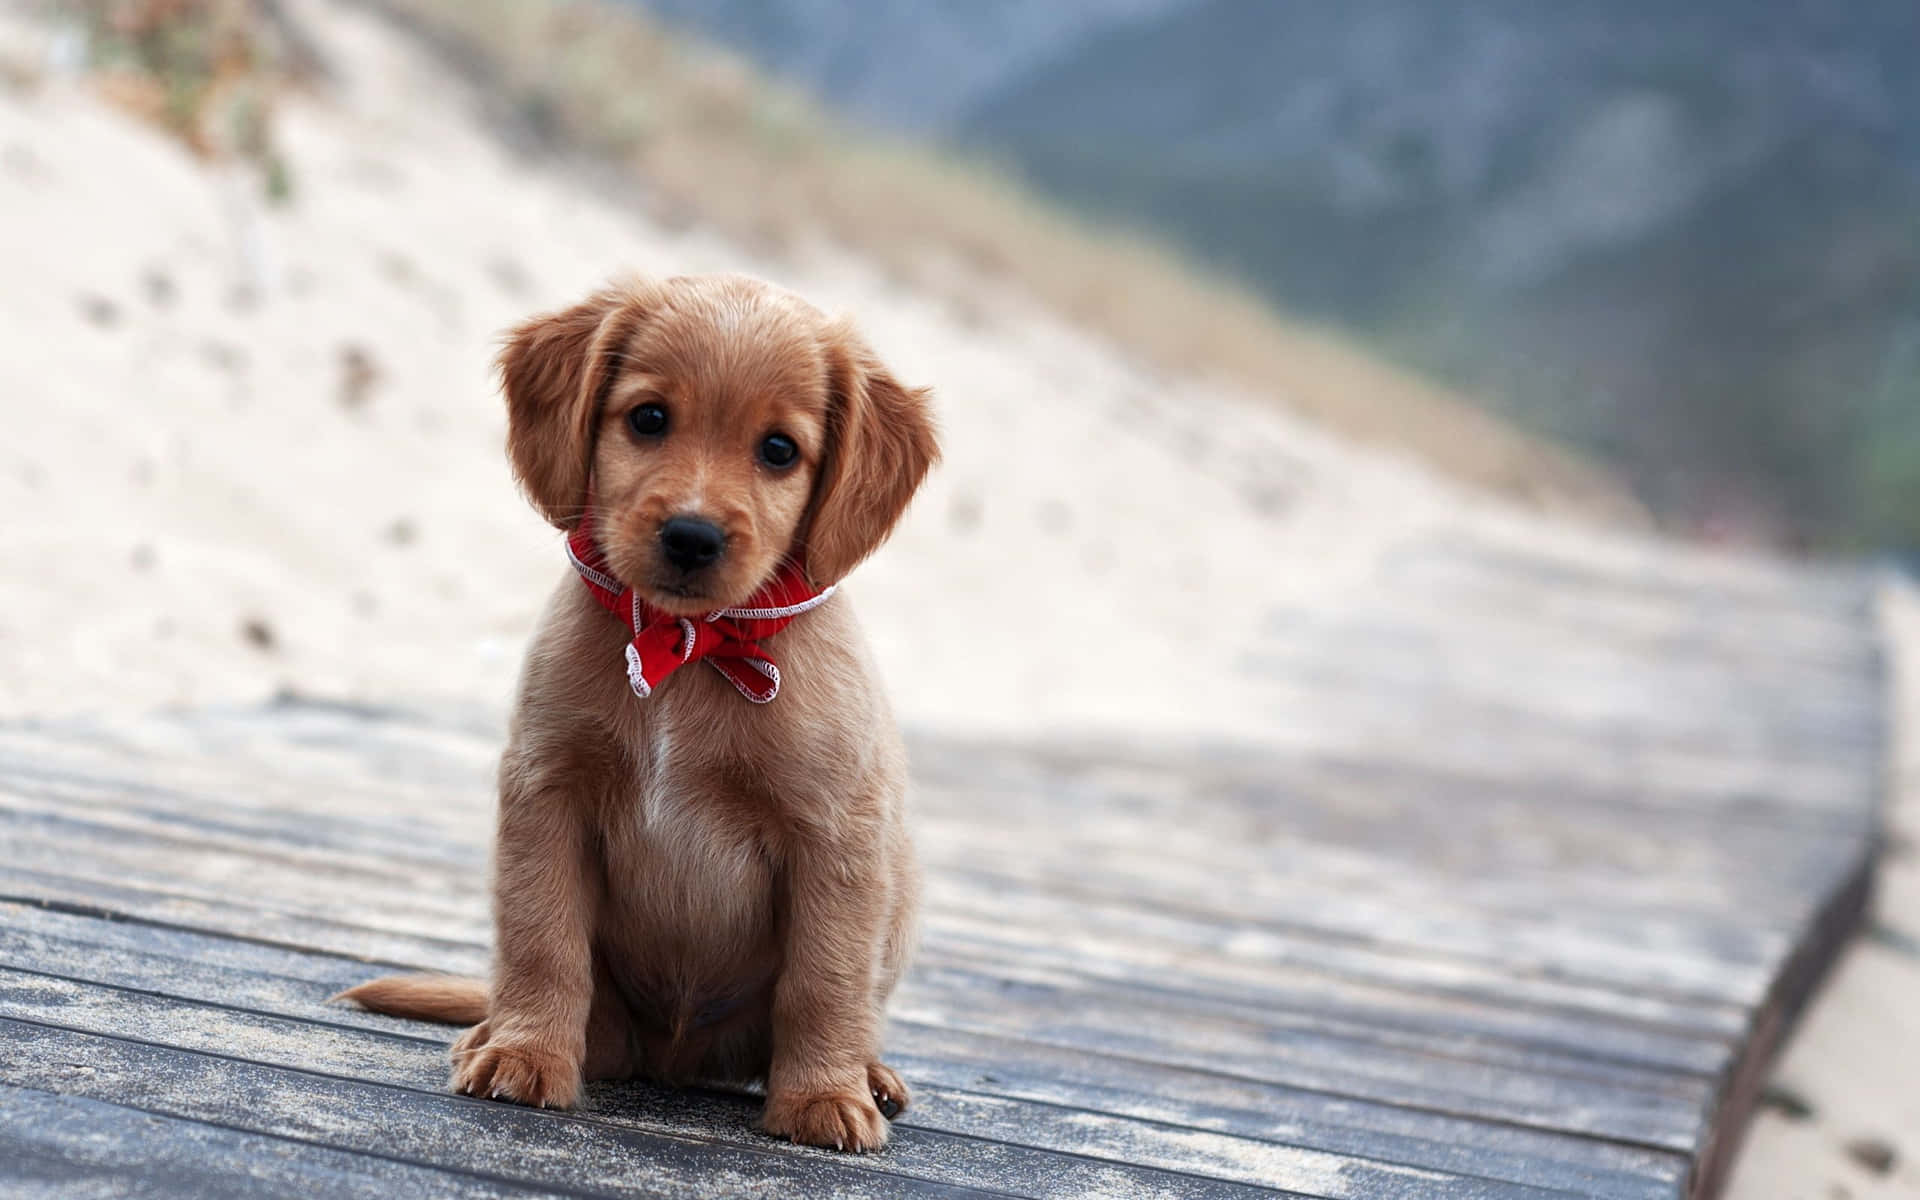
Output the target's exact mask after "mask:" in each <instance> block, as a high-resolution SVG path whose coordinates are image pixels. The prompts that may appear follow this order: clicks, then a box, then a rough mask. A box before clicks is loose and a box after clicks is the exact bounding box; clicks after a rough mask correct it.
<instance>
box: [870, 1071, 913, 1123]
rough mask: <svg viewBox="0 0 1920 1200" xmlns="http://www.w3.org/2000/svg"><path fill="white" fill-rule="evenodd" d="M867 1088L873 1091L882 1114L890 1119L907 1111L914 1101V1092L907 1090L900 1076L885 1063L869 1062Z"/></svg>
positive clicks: (875, 1102)
mask: <svg viewBox="0 0 1920 1200" xmlns="http://www.w3.org/2000/svg"><path fill="white" fill-rule="evenodd" d="M867 1090H868V1091H869V1092H871V1093H873V1103H874V1105H875V1106H876V1107H878V1108H879V1109H880V1115H881V1116H883V1117H885V1118H886V1119H887V1120H889V1121H891V1120H893V1119H894V1118H895V1117H897V1116H899V1115H900V1114H901V1113H903V1112H905V1111H907V1107H908V1105H910V1104H911V1103H912V1102H913V1093H911V1092H909V1091H907V1085H906V1084H905V1083H904V1082H902V1081H901V1079H900V1076H898V1075H897V1074H895V1073H894V1070H893V1068H892V1067H890V1066H888V1065H887V1064H885V1063H877V1062H876V1063H868V1064H867Z"/></svg>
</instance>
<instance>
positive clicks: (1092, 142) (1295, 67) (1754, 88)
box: [646, 0, 1920, 548]
mask: <svg viewBox="0 0 1920 1200" xmlns="http://www.w3.org/2000/svg"><path fill="white" fill-rule="evenodd" d="M646 7H648V8H649V10H650V11H653V12H657V13H659V14H660V15H661V16H662V17H663V18H665V19H667V20H669V21H672V22H677V23H684V24H685V26H686V27H688V28H691V29H695V30H698V31H700V32H701V33H704V34H707V35H710V36H712V37H714V38H716V39H718V40H719V41H721V42H724V43H725V44H727V45H730V46H734V47H737V48H739V49H740V50H741V51H742V52H744V53H746V54H748V55H750V56H751V57H752V58H753V59H754V61H755V62H756V63H759V64H762V65H764V66H765V67H766V68H768V69H769V70H771V71H772V72H774V73H775V74H777V75H778V76H779V77H781V78H784V79H789V80H792V81H794V82H795V83H797V84H800V85H803V86H805V87H807V88H809V89H811V90H813V91H815V92H817V93H818V94H820V95H823V96H825V97H827V98H828V99H830V100H831V101H833V102H834V103H835V104H837V105H840V106H842V108H843V109H844V111H845V112H847V113H848V114H849V115H850V116H851V117H852V118H854V119H857V120H858V121H860V122H861V123H862V124H863V125H864V126H865V127H868V128H873V129H880V130H885V131H888V132H891V133H897V134H902V135H911V136H914V137H923V138H928V139H932V140H934V141H936V142H937V143H939V144H941V145H943V146H947V147H951V148H953V149H954V150H956V151H958V152H961V153H964V154H967V155H969V156H973V157H975V158H977V159H980V160H983V161H987V162H992V163H995V164H1000V165H1002V166H1004V168H1005V169H1006V170H1007V171H1008V172H1009V173H1011V174H1012V175H1014V176H1015V177H1017V178H1019V179H1021V180H1022V181H1024V182H1026V183H1028V184H1030V185H1031V186H1033V187H1034V188H1036V189H1038V190H1039V191H1041V192H1043V193H1044V194H1046V195H1047V196H1049V197H1051V198H1054V199H1057V200H1059V201H1060V202H1062V203H1064V204H1066V205H1069V206H1071V207H1072V209H1073V210H1074V211H1076V212H1078V213H1083V214H1086V215H1087V216H1088V217H1090V218H1093V219H1097V220H1100V221H1103V222H1108V223H1111V224H1113V225H1117V226H1120V227H1124V228H1127V229H1130V230H1140V231H1145V232H1148V233H1150V234H1152V235H1154V236H1156V237H1159V238H1161V239H1164V240H1165V241H1166V242H1167V243H1168V244H1170V245H1173V246H1176V247H1178V248H1179V249H1180V250H1181V251H1182V252H1184V253H1185V254H1186V255H1187V256H1189V257H1190V258H1191V259H1192V260H1193V261H1195V262H1198V263H1203V264H1205V265H1206V266H1207V267H1209V268H1210V269H1213V270H1215V271H1218V272H1220V273H1222V274H1223V275H1226V276H1228V277H1230V278H1232V279H1233V280H1235V281H1236V282H1238V283H1240V284H1242V285H1244V286H1245V287H1247V288H1249V289H1251V290H1252V291H1253V292H1254V293H1256V294H1257V295H1258V296H1259V297H1261V298H1262V299H1263V300H1265V301H1267V302H1269V303H1271V304H1272V305H1273V306H1274V308H1275V309H1276V310H1278V311H1280V312H1283V313H1286V314H1288V315H1289V316H1291V317H1294V318H1300V319H1306V320H1311V321H1316V322H1325V323H1328V324H1331V325H1334V326H1336V327H1338V328H1340V329H1341V330H1343V331H1345V332H1348V333H1350V334H1351V335H1353V336H1354V337H1356V338H1358V339H1360V340H1361V341H1362V342H1363V343H1364V344H1365V345H1366V346H1367V347H1368V348H1370V349H1371V350H1373V351H1375V352H1377V353H1379V354H1381V355H1382V356H1384V357H1386V358H1389V359H1391V360H1392V361H1394V362H1396V363H1400V364H1404V365H1406V366H1408V367H1410V368H1413V369H1415V370H1418V371H1420V372H1421V373H1423V374H1425V375H1428V376H1430V377H1432V378H1434V379H1436V380H1440V381H1443V382H1445V383H1446V384H1447V385H1449V386H1452V387H1455V388H1457V389H1459V390H1460V391H1461V392H1462V393H1463V394H1464V395H1467V396H1470V397H1472V398H1473V399H1474V401H1475V402H1476V403H1479V404H1481V405H1484V406H1486V407H1488V408H1490V409H1492V410H1494V411H1497V412H1499V413H1501V414H1502V415H1504V416H1506V417H1508V418H1510V419H1511V420H1512V421H1513V422H1514V423H1515V424H1517V425H1519V426H1521V427H1522V428H1525V429H1528V430H1533V431H1537V432H1539V433H1541V434H1543V435H1546V436H1549V437H1552V438H1554V439H1555V440H1557V441H1560V442H1562V443H1565V444H1567V445H1570V446H1573V447H1576V448H1578V449H1580V450H1581V451H1584V452H1586V453H1588V454H1590V455H1592V456H1593V457H1594V458H1595V459H1597V460H1599V461H1600V462H1603V463H1605V464H1606V465H1607V466H1608V467H1610V468H1612V469H1614V470H1616V471H1618V472H1619V473H1620V474H1621V476H1622V477H1623V478H1625V479H1626V480H1627V481H1629V482H1630V484H1631V485H1632V487H1633V489H1634V491H1635V493H1636V494H1637V495H1638V496H1639V497H1640V498H1641V499H1642V500H1644V501H1645V502H1646V503H1647V504H1648V505H1649V506H1650V507H1651V508H1652V509H1653V511H1654V512H1655V513H1656V514H1657V515H1658V516H1659V517H1660V518H1661V519H1662V521H1663V522H1664V523H1667V524H1669V525H1670V526H1672V527H1674V528H1678V529H1682V530H1685V531H1688V532H1690V533H1695V534H1699V535H1702V536H1707V537H1740V538H1743V539H1748V540H1755V541H1760V542H1764V543H1767V544H1771V545H1782V546H1793V547H1813V548H1833V547H1859V546H1886V545H1911V544H1913V543H1914V542H1916V541H1920V6H1916V5H1914V4H1912V3H1910V2H1908V0H1855V2H1852V3H1848V4H1822V3H1807V2H1801V0H1771V2H1760V3H1756V2H1754V0H1737V2H1708V3H1696V4H1678V5H1676V4H1663V3H1651V2H1639V0H1629V2H1627V3H1619V2H1615V0H1605V2H1602V0H1570V2H1565V3H1556V4H1537V3H1527V2H1526V0H1356V2H1353V3H1345V4H1326V3H1279V4H1261V3H1255V4H1248V3H1243V2H1240V0H1079V2H1073V3H1062V4H1050V5H1032V4H1019V3H972V2H969V0H944V2H937V3H930V4H922V5H911V6H904V5H897V4H890V3H886V2H885V0H874V2H870V3H857V2H856V3H819V4H807V3H798V2H796V3H766V2H762V0H715V2H706V0H649V2H648V3H647V4H646Z"/></svg>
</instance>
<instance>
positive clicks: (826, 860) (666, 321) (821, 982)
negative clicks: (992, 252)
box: [343, 276, 937, 1150]
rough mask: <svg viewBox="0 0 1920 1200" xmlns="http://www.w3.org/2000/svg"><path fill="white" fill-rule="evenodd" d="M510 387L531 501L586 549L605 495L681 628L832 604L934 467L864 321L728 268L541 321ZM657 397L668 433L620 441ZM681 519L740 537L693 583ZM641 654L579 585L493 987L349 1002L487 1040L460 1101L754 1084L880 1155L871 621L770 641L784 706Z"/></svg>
mask: <svg viewBox="0 0 1920 1200" xmlns="http://www.w3.org/2000/svg"><path fill="white" fill-rule="evenodd" d="M501 369H502V375H503V377H504V382H505V391H506V395H507V405H508V417H509V433H508V449H509V453H510V456H511V458H512V460H513V464H514V469H515V472H516V473H517V474H518V476H519V478H520V480H521V483H522V484H523V486H524V487H525V488H526V491H527V493H528V495H529V497H530V498H531V499H532V501H533V503H534V504H535V506H537V507H538V508H539V509H540V511H541V512H542V513H543V514H544V515H545V516H546V517H547V518H548V520H550V521H552V522H553V523H554V524H555V525H557V526H559V527H561V528H562V529H570V528H572V527H574V526H575V525H576V524H577V523H578V521H579V520H580V516H581V513H582V507H581V506H582V505H583V503H586V502H588V501H589V500H590V502H591V503H592V505H593V508H594V513H595V522H596V529H597V530H598V532H599V538H600V541H601V544H602V546H603V547H604V549H605V550H606V553H607V557H608V561H609V562H610V563H611V564H612V565H613V567H614V569H615V572H616V573H617V574H619V575H620V577H621V578H622V580H624V581H625V582H627V583H629V584H631V585H633V586H635V587H636V588H638V589H640V590H641V591H642V593H643V594H644V595H646V597H647V598H648V599H649V600H650V601H651V602H653V603H655V604H656V605H658V606H659V607H661V608H664V609H667V610H669V611H672V612H677V613H688V614H691V613H696V612H707V611H711V610H712V609H715V608H719V607H724V606H726V605H730V604H737V603H739V602H740V601H742V600H744V599H745V598H746V597H747V596H748V595H750V594H751V593H752V592H753V591H754V590H756V588H758V586H759V585H760V584H761V583H762V582H763V581H764V580H766V579H767V578H768V577H769V576H770V575H771V574H772V573H773V572H774V571H775V570H776V569H778V567H779V566H780V565H781V563H782V562H783V561H784V560H785V559H786V558H787V557H788V556H789V555H795V556H801V561H803V562H804V563H805V565H806V567H807V572H808V574H809V576H810V577H812V578H813V580H814V582H815V583H816V584H820V585H823V586H824V585H825V584H828V583H833V582H836V581H837V580H839V579H840V578H841V577H842V576H843V575H845V574H846V573H847V572H848V571H850V570H851V569H852V568H853V567H854V565H855V564H857V563H858V562H859V561H860V560H861V559H863V558H865V557H866V556H867V555H868V554H869V553H871V552H872V551H873V550H874V549H875V547H877V546H878V545H879V544H880V542H881V541H883V540H884V539H885V538H886V536H887V534H888V532H889V531H890V530H891V529H892V527H893V525H894V523H895V521H896V520H897V519H898V518H899V516H900V514H901V512H902V511H903V510H904V509H905V507H906V505H907V502H908V500H909V499H910V498H911V496H912V494H913V492H914V491H915V489H916V488H917V487H918V486H919V483H920V481H921V479H922V478H923V477H924V476H925V474H926V471H927V470H928V468H929V467H930V466H931V465H932V463H933V461H934V459H935V457H936V455H937V449H936V446H935V441H934V431H933V427H932V423H931V419H930V415H929V411H928V406H927V402H926V397H925V394H924V393H923V392H920V391H915V390H910V389H907V388H904V387H902V386H901V385H900V384H898V383H897V382H895V380H894V379H893V377H892V376H891V375H890V374H889V373H888V372H887V371H886V369H885V368H884V367H882V366H881V365H880V363H879V362H878V361H877V360H876V359H875V358H874V356H873V354H872V352H871V351H870V350H868V349H867V347H866V346H865V345H864V344H863V343H862V342H861V341H860V339H859V338H858V336H857V335H856V334H855V333H854V331H853V330H852V328H851V327H850V326H849V325H847V324H846V323H844V322H834V321H829V320H827V319H826V318H825V317H823V316H822V315H821V314H820V313H819V312H818V311H817V310H815V309H814V308H813V307H812V306H810V305H808V304H806V303H805V302H803V301H801V300H799V299H798V298H796V297H794V296H792V295H790V294H788V293H785V292H783V291H780V290H778V289H776V288H773V287H771V286H769V285H766V284H763V283H759V282H756V281H754V280H750V279H745V278H742V277H738V276H701V277H683V278H677V279H669V280H666V281H664V282H661V283H657V284H649V283H635V284H631V285H628V286H623V287H617V288H611V289H608V290H606V291H603V292H601V293H599V294H597V295H595V296H593V297H591V298H589V299H588V300H587V301H586V302H584V303H582V304H580V305H577V306H575V307H573V308H571V309H567V310H565V311H563V312H560V313H555V314H550V315H547V316H543V317H539V318H536V319H534V320H532V321H529V322H527V323H526V324H525V325H523V326H521V327H520V328H519V329H518V330H516V331H515V332H514V334H513V335H512V338H511V340H510V342H509V344H508V346H507V347H506V349H505V351H504V352H503V353H502V355H501ZM649 404H651V405H656V406H658V407H660V408H661V409H663V410H664V411H665V412H666V413H667V415H668V419H669V421H670V425H669V427H668V429H667V431H666V432H665V433H664V434H663V435H661V436H657V437H646V436H640V435H638V434H636V433H635V432H634V431H633V430H632V429H631V428H630V427H629V425H628V423H627V422H628V418H629V414H630V413H632V412H633V411H634V410H635V409H636V408H637V407H640V406H642V405H649ZM770 432H778V433H780V434H782V435H784V436H786V437H788V438H791V439H792V441H793V442H794V443H795V444H796V445H797V447H798V450H799V455H798V458H797V460H796V461H795V462H794V463H793V464H792V465H791V466H789V467H787V468H785V469H773V468H771V467H770V466H769V465H768V464H767V463H766V462H764V461H761V460H760V459H758V458H756V454H758V453H759V449H758V448H759V447H761V446H762V445H763V441H762V439H764V438H765V437H766V436H767V435H768V434H769V433H770ZM689 513H691V514H697V515H700V516H703V517H705V518H708V519H710V520H711V521H712V522H713V523H714V524H716V525H717V526H719V527H720V528H721V529H722V530H724V532H725V538H726V541H725V551H724V554H723V555H722V557H721V558H720V560H719V561H718V562H716V563H714V564H712V566H711V567H710V568H704V569H701V570H699V571H696V572H693V573H691V574H690V573H689V572H687V571H685V570H683V569H680V568H677V567H676V566H675V565H674V564H673V563H672V562H670V561H668V560H667V558H666V557H663V553H664V552H663V551H662V550H661V545H662V542H661V526H662V523H663V522H664V521H665V520H666V519H667V518H669V517H673V516H677V515H686V514H689ZM628 636H629V635H628V632H627V630H626V629H625V628H624V626H623V625H622V624H621V623H620V622H619V621H618V620H616V619H614V618H612V617H610V616H609V615H608V614H607V613H606V612H605V611H604V610H603V609H601V608H600V607H598V605H597V604H596V603H595V602H594V600H593V599H592V598H591V596H590V595H589V593H588V592H587V590H586V589H585V588H584V587H583V586H581V584H580V583H579V582H578V580H577V579H576V578H575V577H574V575H573V573H572V572H571V571H567V572H566V573H565V575H564V577H563V578H562V579H561V581H560V584H559V586H558V587H557V588H556V589H555V591H554V594H553V597H552V599H551V600H550V601H549V603H548V605H547V609H546V613H545V615H544V617H543V618H542V620H541V625H540V629H539V632H538V633H537V634H536V636H535V638H534V642H533V645H532V647H531V649H530V650H529V652H528V655H527V661H526V666H525V669H524V672H523V675H522V678H521V683H520V690H519V699H518V703H517V705H516V709H515V712H514V716H513V721H512V726H511V731H510V735H509V740H508V745H507V748H506V752H505V754H504V755H503V756H502V759H501V763H500V807H499V825H498V830H497V844H496V851H495V866H494V880H493V892H494V917H495V941H496V948H495V956H494V968H493V976H492V980H491V983H490V985H488V984H483V983H481V982H480V981H478V980H460V979H456V978H452V977H447V976H418V977H400V978H392V979H383V980H375V981H373V982H371V983H368V984H363V985H361V986H360V987H357V988H354V989H352V990H350V991H348V992H346V993H343V995H345V996H346V997H347V998H349V999H351V1000H354V1001H357V1002H359V1003H361V1004H363V1005H365V1006H366V1007H368V1008H372V1009H376V1010H378V1011H381V1012H388V1013H394V1014H396V1015H404V1016H413V1017H424V1018H426V1019H429V1020H442V1021H448V1022H458V1023H472V1024H473V1028H471V1029H469V1030H468V1031H467V1032H466V1033H464V1034H463V1035H462V1036H461V1037H460V1039H459V1040H458V1042H456V1043H455V1047H454V1063H455V1065H454V1070H453V1080H452V1083H453V1087H454V1088H455V1089H456V1090H458V1091H463V1092H467V1093H470V1094H473V1095H479V1096H493V1097H496V1098H499V1099H504V1100H512V1101H516V1102H519V1103H523V1104H538V1105H542V1106H545V1105H560V1106H565V1105H570V1104H573V1103H574V1102H575V1101H576V1100H577V1099H578V1097H579V1094H580V1085H581V1082H582V1080H583V1079H606V1078H625V1077H631V1076H642V1077H647V1078H654V1079H661V1080H667V1081H691V1080H703V1081H712V1082H732V1083H751V1082H757V1081H764V1082H765V1084H766V1090H767V1102H766V1109H765V1113H764V1116H763V1118H762V1120H763V1124H764V1126H765V1128H766V1129H767V1130H768V1131H769V1132H771V1133H775V1134H778V1135H781V1136H784V1137H788V1138H791V1139H793V1140H794V1141H797V1142H805V1143H809V1144H812V1145H816V1146H833V1147H836V1148H844V1149H849V1150H868V1149H875V1148H878V1147H879V1146H882V1145H884V1144H885V1142H886V1139H887V1126H886V1121H885V1120H884V1119H883V1118H882V1113H881V1109H880V1107H879V1105H878V1104H877V1103H876V1101H880V1102H882V1103H888V1104H889V1105H890V1106H891V1105H898V1106H899V1107H904V1106H905V1104H906V1100H907V1091H906V1088H905V1087H904V1086H903V1085H902V1084H901V1082H900V1080H899V1077H898V1076H896V1075H895V1074H894V1073H893V1072H892V1071H891V1070H890V1069H888V1068H887V1067H886V1066H885V1065H884V1064H882V1063H881V1062H880V1055H879V1051H880V1032H881V1022H882V1010H883V1007H884V1005H885V1003H886V999H887V996H888V994H889V993H890V992H891V991H892V988H893V986H894V983H895V981H896V980H897V979H898V978H899V974H900V971H901V969H902V967H903V965H904V962H905V958H906V955H907V951H908V946H909V942H910V939H911V934H912V928H913V915H914V907H915V902H916V896H917V891H918V871H917V867H916V866H915V863H914V858H913V850H912V847H911V845H910V844H909V842H908V839H907V834H906V828H905V825H904V822H903V813H902V807H903V801H904V795H905V790H906V758H905V753H904V751H903V749H902V747H901V744H900V741H899V737H898V735H897V733H896V732H895V731H894V726H893V720H892V717H891V715H890V713H889V711H888V708H887V704H886V700H885V698H884V696H883V695H882V694H881V691H880V688H879V686H878V682H877V680H876V677H875V673H874V668H873V665H872V663H871V661H870V660H869V658H868V656H867V652H866V648H865V645H864V643H863V641H862V639H861V636H860V632H859V629H858V627H857V625H856V624H855V621H854V616H853V612H852V609H851V607H850V606H849V604H848V602H847V599H846V598H845V596H844V595H839V594H836V595H835V597H834V598H833V599H832V600H830V601H829V602H827V603H826V604H825V605H823V606H822V607H820V608H818V609H816V610H814V611H812V612H810V613H807V614H806V615H804V616H802V617H800V618H798V619H797V620H796V621H795V622H794V623H793V624H792V625H791V626H790V627H789V628H787V629H786V630H785V631H783V632H782V633H780V634H779V635H777V636H776V637H775V638H773V639H772V640H771V641H770V642H769V643H768V645H769V648H770V649H771V650H772V651H773V653H774V654H775V655H776V657H778V659H779V660H780V666H781V680H782V684H781V690H780V694H779V696H778V698H777V699H776V700H775V701H773V702H772V703H770V704H764V705H759V704H752V703H749V702H747V701H746V700H744V699H742V697H741V696H740V695H739V694H738V693H737V692H736V691H735V690H734V689H733V687H732V686H731V685H730V684H729V683H728V682H727V681H726V680H725V679H724V678H723V677H722V676H720V675H719V674H718V673H717V672H714V671H712V670H710V669H707V668H706V667H704V666H703V665H701V664H691V665H689V666H688V667H686V668H683V669H682V670H681V671H679V672H678V673H677V674H675V675H674V676H672V677H671V678H670V679H668V680H667V681H666V682H665V683H664V684H662V685H661V687H660V688H659V689H658V690H657V691H656V692H655V693H654V694H653V695H652V696H651V697H649V698H647V699H644V700H643V699H640V698H637V697H636V696H634V695H633V693H632V692H631V691H630V690H629V687H628V684H627V679H626V675H625V672H624V669H623V664H622V647H623V643H624V642H625V641H626V639H627V637H628ZM889 1115H891V1114H889Z"/></svg>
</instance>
